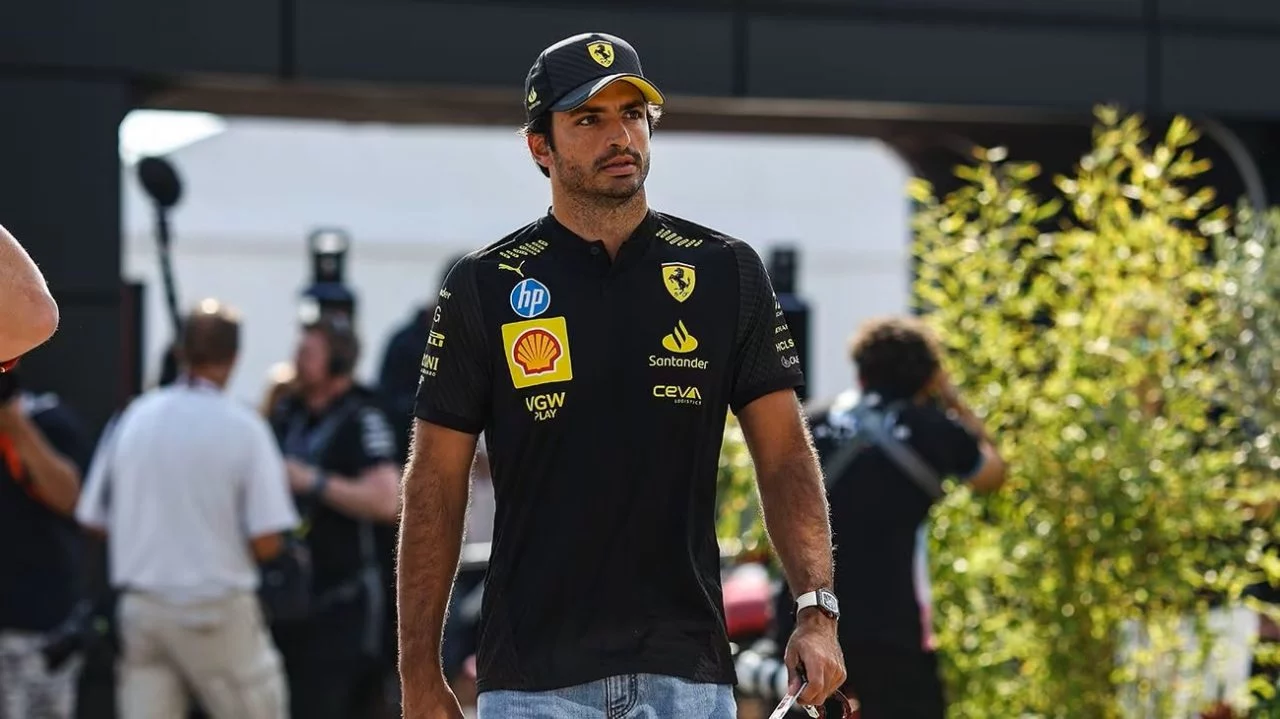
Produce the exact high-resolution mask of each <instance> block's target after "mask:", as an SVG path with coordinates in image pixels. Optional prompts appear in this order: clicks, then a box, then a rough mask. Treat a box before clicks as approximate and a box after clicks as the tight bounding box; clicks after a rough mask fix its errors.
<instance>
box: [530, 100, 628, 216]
mask: <svg viewBox="0 0 1280 719" xmlns="http://www.w3.org/2000/svg"><path fill="white" fill-rule="evenodd" d="M551 124H552V134H553V135H554V137H555V142H554V144H555V149H551V148H550V147H548V145H547V144H546V139H545V138H542V137H539V136H532V137H530V149H531V150H532V151H533V152H534V155H535V157H538V156H539V155H541V156H542V157H543V158H544V161H545V159H546V158H548V157H549V159H550V170H551V181H552V182H553V183H555V184H556V185H558V186H559V188H560V189H561V190H563V191H565V192H567V193H568V194H571V195H577V196H580V197H592V198H601V199H603V198H607V199H611V200H617V201H619V202H621V201H625V200H628V199H630V198H631V197H632V196H634V195H635V194H636V193H637V192H639V191H640V189H641V188H642V187H644V180H645V178H646V177H648V175H649V120H648V108H647V106H646V104H645V101H644V96H643V95H641V94H640V90H638V89H637V88H636V87H635V86H634V85H632V84H630V83H627V82H622V81H618V82H614V83H613V84H611V85H609V86H608V87H606V88H605V89H603V90H601V91H600V92H599V93H597V94H596V96H595V97H593V98H591V99H590V100H588V101H587V102H586V103H584V104H583V105H582V106H581V107H579V108H578V109H576V110H572V111H570V112H557V113H555V114H554V115H552V118H551Z"/></svg>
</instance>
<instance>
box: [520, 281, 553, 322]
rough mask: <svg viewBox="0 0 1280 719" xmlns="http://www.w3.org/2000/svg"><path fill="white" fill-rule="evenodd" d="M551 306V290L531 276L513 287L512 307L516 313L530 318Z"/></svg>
mask: <svg viewBox="0 0 1280 719" xmlns="http://www.w3.org/2000/svg"><path fill="white" fill-rule="evenodd" d="M550 306H551V290H548V289H547V286H546V285H544V284H542V283H541V282H539V281H537V280H535V279H533V278H532V277H530V278H529V279H527V280H521V281H520V282H518V283H516V286H515V287H512V288H511V309H513V310H515V313H516V314H518V315H520V316H521V317H524V318H526V319H530V318H533V317H537V316H538V315H540V314H542V313H543V312H546V311H547V308H549V307H550Z"/></svg>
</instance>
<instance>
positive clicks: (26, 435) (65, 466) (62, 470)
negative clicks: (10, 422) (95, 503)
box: [12, 421, 80, 516]
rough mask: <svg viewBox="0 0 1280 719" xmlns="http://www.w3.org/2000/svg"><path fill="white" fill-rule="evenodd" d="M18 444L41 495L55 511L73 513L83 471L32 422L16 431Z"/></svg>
mask: <svg viewBox="0 0 1280 719" xmlns="http://www.w3.org/2000/svg"><path fill="white" fill-rule="evenodd" d="M12 437H13V442H14V446H15V447H16V449H17V450H18V456H20V457H22V463H23V465H24V466H25V467H26V470H27V479H28V480H29V481H30V482H31V484H32V489H34V490H35V493H36V495H37V496H39V497H40V499H41V500H42V501H43V502H45V504H47V505H48V506H49V507H50V508H52V509H54V510H55V511H57V512H59V513H61V514H65V515H67V516H71V515H72V514H73V513H74V512H75V507H76V501H78V500H79V499H80V472H79V470H77V469H76V466H75V465H74V464H72V463H71V461H70V460H68V459H67V458H66V457H63V456H62V455H61V454H60V453H59V452H58V451H57V450H55V449H54V448H53V447H52V446H50V445H49V443H48V442H47V441H46V440H45V438H44V436H43V435H41V434H40V430H38V429H36V428H35V427H34V426H32V425H31V424H30V422H27V421H23V422H22V423H21V425H20V426H19V428H18V429H17V430H15V431H14V432H12Z"/></svg>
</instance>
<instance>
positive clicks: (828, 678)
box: [783, 607, 845, 706]
mask: <svg viewBox="0 0 1280 719" xmlns="http://www.w3.org/2000/svg"><path fill="white" fill-rule="evenodd" d="M783 661H784V662H785V663H786V665H787V676H788V678H789V681H788V683H787V691H788V692H790V693H793V694H794V693H795V692H796V690H797V689H799V688H800V672H799V670H798V668H797V667H798V665H804V673H805V677H806V678H807V679H808V680H809V686H807V687H805V690H804V692H803V693H802V694H801V695H800V697H799V699H798V701H799V703H801V704H805V705H808V706H817V705H821V704H822V703H823V702H824V701H826V699H827V697H829V696H831V695H832V694H833V693H835V691H836V690H837V689H839V688H840V687H841V686H843V685H844V680H845V669H844V654H843V653H842V652H841V651H840V643H839V642H838V641H837V640H836V620H834V619H832V618H830V617H828V616H827V615H825V614H823V613H822V612H820V611H818V610H817V609H814V608H811V607H809V608H805V609H803V610H801V613H800V616H799V619H798V621H797V623H796V630H795V632H793V633H792V634H791V639H790V640H789V641H788V642H787V651H786V654H784V655H783Z"/></svg>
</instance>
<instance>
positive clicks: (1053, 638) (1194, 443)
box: [911, 108, 1266, 718]
mask: <svg viewBox="0 0 1280 719" xmlns="http://www.w3.org/2000/svg"><path fill="white" fill-rule="evenodd" d="M1097 120H1098V122H1097V125H1096V127H1095V130H1094V136H1093V139H1094V143H1093V148H1092V149H1091V151H1090V152H1089V153H1088V154H1086V155H1085V156H1084V157H1083V158H1082V159H1081V161H1080V163H1079V166H1078V167H1077V171H1076V173H1075V174H1074V176H1072V177H1061V178H1057V182H1056V185H1057V187H1058V189H1059V191H1060V192H1061V197H1060V198H1054V199H1051V200H1048V201H1043V200H1041V199H1040V198H1038V197H1036V196H1035V195H1034V194H1033V193H1032V192H1031V191H1030V190H1029V189H1028V182H1029V181H1030V180H1032V179H1034V178H1035V177H1036V176H1037V175H1038V174H1039V168H1038V167H1037V166H1036V165H1035V164H1034V163H1025V162H1008V161H1005V158H1004V153H1003V151H1002V150H995V151H992V150H980V151H978V153H977V162H976V163H975V164H973V165H971V166H966V167H960V168H957V170H956V174H957V176H958V177H959V178H961V179H962V180H964V181H965V183H964V185H963V186H962V187H961V188H960V189H958V190H956V191H954V192H952V193H950V194H948V195H947V196H946V197H944V198H941V199H939V198H937V197H935V196H934V195H933V193H932V190H931V188H930V187H928V186H927V185H926V184H925V183H923V182H918V181H917V182H915V183H913V186H912V188H911V194H912V196H913V197H914V198H915V199H916V200H917V202H919V211H918V213H917V214H916V216H915V218H914V229H915V234H916V246H915V250H916V259H917V263H918V279H917V282H916V284H915V290H916V296H917V298H918V300H919V305H920V306H919V309H920V310H922V311H923V312H924V313H925V314H926V316H927V318H928V321H929V322H930V324H931V325H932V326H933V327H934V329H935V330H936V331H937V332H938V334H939V336H940V338H941V341H942V342H943V344H944V346H945V348H946V351H947V354H948V365H949V367H950V369H951V371H952V373H953V375H954V378H955V380H956V382H957V384H958V385H959V386H961V387H963V388H964V391H965V394H966V397H967V399H968V400H969V401H970V402H971V404H972V405H973V406H974V408H975V410H976V411H977V412H978V413H979V414H980V415H982V416H983V417H985V421H986V422H987V424H988V426H989V428H990V430H991V432H992V433H993V434H994V435H995V436H996V437H997V438H998V441H999V443H1000V446H1001V451H1002V453H1003V454H1004V455H1005V456H1006V458H1007V459H1008V460H1009V461H1010V464H1011V466H1012V467H1013V475H1012V479H1011V481H1010V486H1009V487H1008V491H1007V492H1005V493H1003V495H1002V496H997V497H995V498H992V499H991V500H989V501H985V502H975V501H973V500H972V499H971V498H970V497H969V495H968V494H967V493H966V492H957V493H954V494H952V495H951V496H950V497H949V498H948V499H947V500H946V501H945V502H944V503H943V505H942V506H941V507H940V508H939V509H938V511H937V513H936V515H935V522H934V525H933V530H932V534H931V537H932V547H931V551H932V552H933V557H934V569H935V581H936V583H935V603H936V606H937V612H936V617H937V623H938V629H939V631H940V639H941V643H942V647H943V649H944V651H945V654H944V657H945V659H946V661H945V669H946V674H947V677H948V679H949V682H950V684H951V687H952V693H953V696H954V700H955V701H954V705H953V706H954V709H953V711H954V715H955V716H965V717H997V716H998V717H1008V716H1044V717H1085V716H1087V717H1098V718H1103V717H1113V716H1121V715H1123V712H1122V707H1123V706H1125V705H1128V706H1137V705H1141V706H1145V707H1149V708H1151V709H1153V710H1154V711H1155V714H1154V715H1155V716H1172V715H1173V713H1174V708H1175V706H1176V705H1177V703H1178V701H1180V697H1179V696H1178V694H1177V692H1176V691H1174V688H1172V684H1171V681H1170V680H1169V677H1171V676H1173V675H1174V674H1176V673H1177V672H1176V670H1175V669H1173V668H1171V667H1166V666H1164V663H1166V662H1169V661H1170V660H1176V662H1175V663H1176V665H1177V667H1178V668H1180V669H1181V672H1182V674H1183V675H1184V677H1185V676H1190V675H1195V674H1198V673H1199V671H1200V670H1201V669H1203V666H1202V664H1203V657H1202V656H1201V655H1202V653H1203V651H1202V650H1203V649H1204V648H1205V647H1207V646H1208V644H1207V643H1206V642H1203V641H1200V642H1189V643H1188V642H1186V641H1185V640H1181V639H1179V636H1178V633H1177V631H1176V630H1177V628H1178V627H1179V625H1180V622H1182V621H1184V620H1186V619H1187V618H1199V617H1203V616H1204V615H1205V611H1206V609H1207V607H1208V604H1209V602H1210V601H1211V600H1213V599H1221V598H1224V597H1225V598H1231V597H1234V596H1236V595H1238V593H1239V592H1240V590H1241V589H1242V588H1243V587H1244V586H1245V585H1247V584H1248V583H1249V582H1251V581H1256V580H1257V578H1258V576H1259V575H1258V572H1256V571H1253V570H1254V569H1255V566H1254V565H1255V564H1257V560H1258V559H1260V558H1261V557H1262V556H1263V555H1262V554H1261V552H1262V550H1263V543H1264V541H1263V540H1265V539H1266V537H1264V536H1259V535H1258V534H1257V533H1250V532H1249V531H1247V530H1248V529H1249V527H1248V526H1247V522H1248V520H1249V515H1248V512H1246V511H1243V510H1242V508H1241V507H1242V501H1243V496H1244V493H1245V492H1247V491H1254V490H1257V489H1259V488H1260V487H1261V485H1262V484H1263V478H1262V477H1261V476H1260V475H1257V474H1256V473H1252V472H1250V471H1249V469H1248V461H1247V460H1246V458H1244V457H1242V456H1241V454H1240V453H1239V452H1237V451H1236V448H1237V447H1238V446H1239V443H1240V436H1241V434H1240V428H1239V423H1238V419H1239V416H1240V415H1239V413H1238V412H1237V411H1236V410H1237V409H1238V399H1239V398H1238V397H1236V396H1233V395H1232V394H1231V391H1230V390H1231V383H1230V382H1229V381H1228V379H1227V374H1226V373H1224V372H1223V371H1221V369H1220V365H1221V363H1222V362H1223V357H1224V352H1225V351H1226V350H1227V349H1228V348H1229V347H1230V345H1229V344H1224V339H1223V337H1222V336H1221V334H1220V333H1219V332H1217V331H1216V329H1215V328H1216V327H1217V326H1218V325H1219V324H1220V323H1221V322H1222V321H1223V317H1224V305H1223V303H1222V302H1221V301H1220V298H1221V297H1222V294H1223V289H1224V287H1225V279H1224V278H1225V273H1224V271H1223V270H1222V269H1221V268H1219V267H1215V266H1214V265H1212V264H1211V263H1209V262H1207V261H1206V257H1205V255H1206V250H1207V241H1206V239H1205V238H1206V236H1207V235H1208V234H1211V233H1214V232H1221V231H1222V228H1223V227H1224V226H1225V224H1226V223H1227V221H1228V220H1229V215H1228V213H1227V212H1226V211H1225V210H1223V209H1213V208H1212V201H1213V191H1212V190H1210V189H1207V188H1205V189H1198V190H1196V189H1193V185H1194V183H1195V182H1196V178H1198V177H1199V176H1200V175H1201V174H1202V173H1203V172H1204V171H1205V170H1206V169H1208V162H1207V161H1206V160H1201V159H1197V158H1196V156H1195V155H1194V152H1193V151H1192V149H1191V147H1192V145H1193V144H1194V142H1195V140H1196V139H1197V134H1196V131H1195V130H1194V128H1193V127H1192V126H1191V125H1190V123H1188V122H1187V121H1186V120H1185V119H1182V118H1177V119H1175V120H1174V121H1173V122H1172V123H1171V124H1170V126H1169V128H1168V131H1167V132H1166V133H1165V135H1164V137H1163V138H1162V140H1161V141H1159V142H1158V143H1156V144H1155V146H1154V147H1153V148H1149V147H1148V144H1149V143H1148V134H1147V130H1146V129H1145V127H1144V124H1143V120H1142V118H1141V117H1138V116H1130V117H1123V118H1122V117H1121V116H1120V113H1119V112H1118V111H1117V110H1115V109H1113V108H1101V109H1099V111H1098V113H1097ZM1264 534H1265V532H1264ZM1126 632H1131V633H1135V632H1136V636H1138V637H1143V638H1145V639H1146V640H1148V641H1149V642H1150V645H1149V648H1148V649H1149V651H1139V652H1129V653H1127V655H1126V648H1127V645H1126V644H1125V642H1124V641H1122V637H1123V636H1124V635H1125V633H1126ZM1200 636H1202V637H1203V632H1201V634H1200ZM1122 655H1124V656H1123V658H1122ZM1182 681H1183V684H1182V685H1180V686H1179V688H1181V689H1183V690H1188V691H1190V692H1191V694H1190V695H1191V696H1192V697H1193V698H1194V697H1195V696H1198V692H1196V691H1195V689H1194V688H1190V689H1188V687H1187V686H1186V682H1187V681H1188V680H1186V679H1185V678H1184V679H1183V680H1182Z"/></svg>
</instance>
